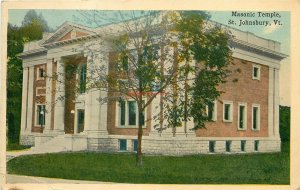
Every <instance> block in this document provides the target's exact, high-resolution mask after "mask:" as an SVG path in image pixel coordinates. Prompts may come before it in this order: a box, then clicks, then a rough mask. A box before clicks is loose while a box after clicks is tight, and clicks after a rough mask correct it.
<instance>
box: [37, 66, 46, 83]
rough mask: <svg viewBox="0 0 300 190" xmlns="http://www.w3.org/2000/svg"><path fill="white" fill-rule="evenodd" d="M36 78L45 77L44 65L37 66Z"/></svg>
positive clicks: (41, 78)
mask: <svg viewBox="0 0 300 190" xmlns="http://www.w3.org/2000/svg"><path fill="white" fill-rule="evenodd" d="M36 78H37V80H44V79H45V68H44V67H38V68H37V73H36Z"/></svg>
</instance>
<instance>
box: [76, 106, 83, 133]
mask: <svg viewBox="0 0 300 190" xmlns="http://www.w3.org/2000/svg"><path fill="white" fill-rule="evenodd" d="M77 118H78V119H77V127H78V128H77V131H78V133H81V132H83V130H84V110H82V109H79V110H78V111H77Z"/></svg>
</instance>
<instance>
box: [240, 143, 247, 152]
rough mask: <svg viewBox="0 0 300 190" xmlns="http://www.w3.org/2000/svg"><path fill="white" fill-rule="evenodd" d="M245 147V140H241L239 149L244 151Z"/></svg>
mask: <svg viewBox="0 0 300 190" xmlns="http://www.w3.org/2000/svg"><path fill="white" fill-rule="evenodd" d="M245 149H246V141H241V151H242V152H245Z"/></svg>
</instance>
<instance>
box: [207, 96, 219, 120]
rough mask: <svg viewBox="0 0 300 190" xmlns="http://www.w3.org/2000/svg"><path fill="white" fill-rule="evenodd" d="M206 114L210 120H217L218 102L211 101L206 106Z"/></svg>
mask: <svg viewBox="0 0 300 190" xmlns="http://www.w3.org/2000/svg"><path fill="white" fill-rule="evenodd" d="M206 114H207V117H208V119H209V120H210V121H217V102H216V101H213V102H210V103H209V104H208V105H207V107H206Z"/></svg>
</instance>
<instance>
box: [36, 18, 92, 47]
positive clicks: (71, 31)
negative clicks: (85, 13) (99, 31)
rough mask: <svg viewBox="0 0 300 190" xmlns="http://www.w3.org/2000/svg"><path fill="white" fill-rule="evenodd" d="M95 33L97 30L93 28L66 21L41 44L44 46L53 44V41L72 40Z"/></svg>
mask: <svg viewBox="0 0 300 190" xmlns="http://www.w3.org/2000/svg"><path fill="white" fill-rule="evenodd" d="M95 33H96V32H95V31H93V29H91V28H88V27H84V26H81V25H77V24H73V23H70V22H65V23H64V24H63V25H62V26H60V27H59V28H58V29H57V30H56V31H55V32H54V33H53V34H52V35H51V36H50V37H49V38H48V39H47V40H45V41H44V43H42V44H41V45H42V46H43V45H45V44H51V43H55V42H60V41H64V40H71V39H75V38H79V37H83V36H88V35H92V34H95Z"/></svg>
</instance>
